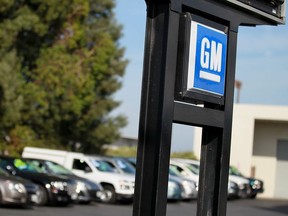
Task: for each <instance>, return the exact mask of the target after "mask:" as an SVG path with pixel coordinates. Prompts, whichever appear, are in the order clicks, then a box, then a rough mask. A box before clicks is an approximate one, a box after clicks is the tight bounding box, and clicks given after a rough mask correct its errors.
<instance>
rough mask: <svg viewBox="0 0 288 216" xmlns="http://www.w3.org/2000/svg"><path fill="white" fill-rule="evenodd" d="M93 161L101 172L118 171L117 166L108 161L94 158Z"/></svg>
mask: <svg viewBox="0 0 288 216" xmlns="http://www.w3.org/2000/svg"><path fill="white" fill-rule="evenodd" d="M91 162H92V164H93V165H94V166H95V168H96V169H97V170H99V171H101V172H110V173H115V172H117V170H116V169H115V167H113V165H112V164H109V163H108V162H107V161H103V160H97V159H92V160H91Z"/></svg>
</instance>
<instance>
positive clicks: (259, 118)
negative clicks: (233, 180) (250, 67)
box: [193, 104, 288, 198]
mask: <svg viewBox="0 0 288 216" xmlns="http://www.w3.org/2000/svg"><path fill="white" fill-rule="evenodd" d="M233 113H234V114H233V125H232V137H231V155H230V164H231V165H234V166H236V167H237V168H239V169H240V171H241V172H242V173H243V174H244V175H247V176H251V174H252V172H251V170H252V168H253V167H255V177H256V178H259V179H262V180H264V184H265V192H264V193H263V194H262V195H261V196H262V197H267V198H268V197H274V191H275V178H276V163H277V158H276V146H277V139H281V138H282V139H288V107H284V106H262V105H243V104H235V105H234V111H233ZM201 132H202V129H201V128H196V129H195V137H194V143H193V151H194V153H195V154H196V156H197V157H198V158H200V149H201ZM261 152H262V153H261ZM264 152H266V153H267V152H269V153H270V154H264ZM268 170H269V171H268ZM287 175H288V172H287ZM287 198H288V197H287Z"/></svg>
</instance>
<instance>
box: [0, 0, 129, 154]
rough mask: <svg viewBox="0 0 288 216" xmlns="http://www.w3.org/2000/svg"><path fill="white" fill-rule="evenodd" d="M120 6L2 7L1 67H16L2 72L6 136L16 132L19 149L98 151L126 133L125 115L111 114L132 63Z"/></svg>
mask: <svg viewBox="0 0 288 216" xmlns="http://www.w3.org/2000/svg"><path fill="white" fill-rule="evenodd" d="M114 7H115V2H114V0H67V1H59V0H4V1H3V0H2V1H1V2H0V41H1V42H2V43H1V45H0V57H1V60H0V64H3V65H10V68H9V67H8V66H7V67H6V68H7V69H5V70H2V69H0V75H1V82H0V112H1V122H0V129H1V133H2V134H1V135H2V136H3V137H4V138H5V137H7V136H8V137H9V135H10V136H11V134H12V132H13V137H14V138H15V136H16V137H19V139H16V140H17V143H18V144H17V145H18V146H23V145H27V144H28V145H35V143H36V145H44V146H57V148H66V149H69V148H73V147H75V146H80V148H79V149H78V150H79V151H84V152H99V151H101V147H102V145H103V144H109V143H111V142H113V141H114V140H115V139H117V138H118V137H119V136H120V134H119V129H120V128H121V127H123V126H125V124H126V118H125V117H123V116H116V117H111V116H109V113H110V112H111V111H112V110H113V109H115V108H116V107H117V106H118V105H119V102H118V101H115V100H114V99H113V94H114V93H115V92H116V91H117V90H119V88H120V87H121V77H122V76H123V75H124V71H125V67H126V65H127V61H126V60H125V59H124V58H123V55H124V49H123V48H122V47H120V46H119V43H118V41H119V39H120V37H121V26H120V25H119V24H118V23H117V21H116V20H115V17H114V13H113V8H114ZM5 56H6V58H4V57H5ZM7 59H10V60H7ZM5 71H6V72H5ZM5 73H6V74H7V73H8V74H9V76H5V75H4V74H5ZM2 75H3V79H2ZM4 76H5V77H4ZM9 77H10V78H9ZM7 79H14V81H12V82H13V84H12V85H6V84H5V83H7ZM16 89H17V91H15V90H16ZM8 92H13V94H14V95H11V96H9V97H8V96H6V95H8V94H9V93H8ZM4 96H5V97H4ZM10 109H11V113H14V114H15V115H13V114H12V115H11V114H10V113H9V110H10ZM8 122H9V123H8ZM16 129H17V130H16ZM21 131H22V132H21ZM21 133H23V134H24V135H23V134H21ZM9 138H10V139H8V140H9V141H10V142H11V140H12V139H11V137H9ZM3 140H5V142H6V145H7V144H9V142H7V139H3ZM14 140H15V139H14ZM0 142H1V141H0ZM2 142H3V141H2ZM27 142H30V143H27ZM10 144H11V143H10ZM79 144H80V145H79ZM20 151H21V148H20V149H19V150H18V152H20Z"/></svg>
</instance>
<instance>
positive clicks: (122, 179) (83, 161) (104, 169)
mask: <svg viewBox="0 0 288 216" xmlns="http://www.w3.org/2000/svg"><path fill="white" fill-rule="evenodd" d="M22 157H24V158H37V159H45V160H50V161H54V162H56V163H59V164H61V165H63V166H64V167H66V168H68V169H70V170H72V172H73V173H75V174H76V175H78V176H81V177H84V178H87V179H90V180H91V181H95V182H96V183H99V184H101V185H102V187H103V188H104V191H105V192H106V193H105V194H106V196H102V197H101V200H102V201H103V202H106V203H114V202H116V201H117V200H126V201H132V200H133V196H134V183H135V179H134V175H128V174H123V173H118V172H117V170H115V169H114V168H113V167H111V166H110V165H109V164H108V163H107V162H105V161H103V160H101V159H97V158H95V157H93V156H89V155H85V154H82V153H76V152H69V151H62V150H51V149H45V148H36V147H25V148H24V150H23V153H22Z"/></svg>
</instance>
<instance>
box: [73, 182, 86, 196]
mask: <svg viewBox="0 0 288 216" xmlns="http://www.w3.org/2000/svg"><path fill="white" fill-rule="evenodd" d="M86 190H87V187H86V185H85V184H84V183H83V182H80V181H78V182H77V185H76V192H77V193H80V192H81V191H86Z"/></svg>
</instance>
